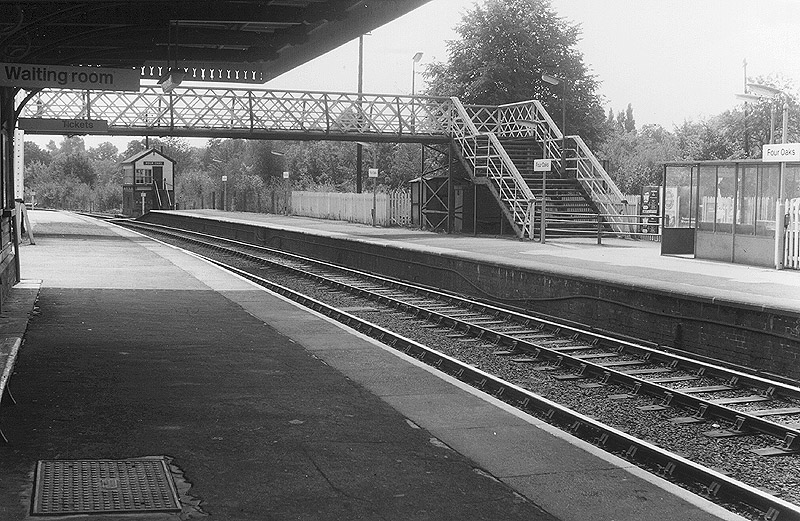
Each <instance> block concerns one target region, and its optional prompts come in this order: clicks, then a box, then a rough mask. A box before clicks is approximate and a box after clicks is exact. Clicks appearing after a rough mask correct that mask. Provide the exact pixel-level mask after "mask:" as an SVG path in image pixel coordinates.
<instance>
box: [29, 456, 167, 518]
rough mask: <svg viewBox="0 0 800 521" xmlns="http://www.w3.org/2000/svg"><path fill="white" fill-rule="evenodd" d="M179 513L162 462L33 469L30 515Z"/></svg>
mask: <svg viewBox="0 0 800 521" xmlns="http://www.w3.org/2000/svg"><path fill="white" fill-rule="evenodd" d="M180 510H181V507H180V503H179V502H178V495H177V491H176V489H175V484H174V483H173V481H172V477H171V475H170V472H169V469H168V468H167V463H166V461H165V460H164V459H162V458H142V459H126V460H43V461H39V462H38V463H37V465H36V483H35V485H34V491H33V509H32V514H33V515H54V514H55V515H58V514H92V513H98V512H100V513H124V512H179V511H180Z"/></svg>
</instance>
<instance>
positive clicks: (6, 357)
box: [0, 337, 22, 443]
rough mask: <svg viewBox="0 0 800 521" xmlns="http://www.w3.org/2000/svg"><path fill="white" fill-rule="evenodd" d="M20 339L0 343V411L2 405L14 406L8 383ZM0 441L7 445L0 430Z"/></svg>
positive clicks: (15, 338)
mask: <svg viewBox="0 0 800 521" xmlns="http://www.w3.org/2000/svg"><path fill="white" fill-rule="evenodd" d="M21 343H22V339H21V338H19V337H6V338H4V339H2V340H1V341H0V409H2V407H3V404H4V403H5V404H7V405H8V404H10V405H16V403H17V402H16V401H15V400H14V397H13V396H12V395H11V389H9V387H8V382H9V380H11V373H13V372H14V363H15V362H16V361H17V353H18V352H19V346H20V344H21ZM0 441H2V442H3V443H8V438H6V436H5V434H3V429H2V428H0Z"/></svg>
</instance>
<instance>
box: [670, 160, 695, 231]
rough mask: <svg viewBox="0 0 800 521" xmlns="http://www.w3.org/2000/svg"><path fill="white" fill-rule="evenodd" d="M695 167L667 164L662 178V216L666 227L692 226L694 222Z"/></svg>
mask: <svg viewBox="0 0 800 521" xmlns="http://www.w3.org/2000/svg"><path fill="white" fill-rule="evenodd" d="M695 170H696V169H695V167H693V166H691V165H678V166H672V165H668V166H667V167H666V171H665V180H664V218H665V221H666V222H665V226H666V227H667V228H693V227H694V224H695V219H694V212H693V211H692V210H693V206H692V205H693V202H694V197H693V195H694V194H695V193H696V189H695V186H694V183H693V180H694V178H695V176H696V172H695Z"/></svg>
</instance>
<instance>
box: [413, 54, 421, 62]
mask: <svg viewBox="0 0 800 521" xmlns="http://www.w3.org/2000/svg"><path fill="white" fill-rule="evenodd" d="M411 59H412V60H414V63H419V61H420V60H421V59H422V52H418V53H417V54H415V55H414V57H413V58H411Z"/></svg>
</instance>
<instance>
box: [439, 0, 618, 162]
mask: <svg viewBox="0 0 800 521" xmlns="http://www.w3.org/2000/svg"><path fill="white" fill-rule="evenodd" d="M455 30H456V32H457V33H458V34H459V36H460V39H459V40H455V41H451V42H448V44H447V45H448V55H449V57H448V61H447V63H434V64H431V65H430V66H428V68H427V69H426V71H425V75H426V77H427V78H428V79H429V89H428V92H427V93H428V94H431V95H436V96H458V97H459V98H461V99H462V101H464V102H465V103H471V104H491V105H497V104H503V103H511V102H516V101H524V100H529V99H537V100H540V101H542V103H543V104H544V105H545V107H546V108H547V111H548V112H549V113H550V114H551V115H554V114H560V113H561V107H562V102H563V101H564V99H563V96H564V92H565V91H566V107H567V133H568V134H579V135H581V137H583V138H584V140H585V141H586V142H587V143H589V144H590V146H591V145H592V144H596V143H598V142H600V141H601V140H602V137H603V134H604V130H605V128H604V127H605V126H604V121H605V114H604V111H603V109H602V107H601V106H600V98H599V96H598V95H597V94H596V90H597V88H598V82H597V80H596V79H595V77H594V76H593V75H591V74H589V72H588V69H587V67H586V65H585V64H584V63H583V56H582V54H581V53H580V51H578V49H577V44H578V40H579V37H580V28H579V27H578V26H577V25H575V24H572V23H570V22H568V21H566V20H565V19H563V18H561V17H559V16H558V15H557V14H556V12H555V11H554V10H553V8H552V7H551V5H550V2H549V0H486V1H485V3H484V4H483V5H475V6H474V7H473V9H472V10H470V11H467V12H466V13H465V14H464V16H463V17H462V19H461V22H460V23H459V24H458V25H457V26H456V28H455ZM543 73H547V74H550V75H553V76H557V77H559V78H562V79H563V80H566V82H567V88H566V89H563V88H562V87H561V86H560V85H556V86H552V85H549V84H546V83H544V82H543V81H542V79H541V77H542V74H543ZM555 119H557V120H558V119H560V118H555Z"/></svg>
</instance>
